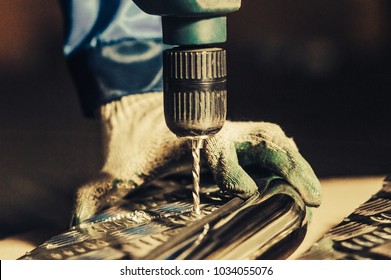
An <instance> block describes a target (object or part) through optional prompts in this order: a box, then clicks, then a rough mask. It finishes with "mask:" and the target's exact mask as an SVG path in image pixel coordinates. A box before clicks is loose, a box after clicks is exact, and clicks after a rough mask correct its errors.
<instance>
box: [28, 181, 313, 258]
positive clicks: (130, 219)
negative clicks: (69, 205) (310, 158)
mask: <svg viewBox="0 0 391 280" xmlns="http://www.w3.org/2000/svg"><path fill="white" fill-rule="evenodd" d="M205 175H206V174H205ZM205 178H207V176H205ZM190 182H191V179H190V176H189V174H188V175H187V176H185V177H184V174H182V175H181V174H178V175H177V176H171V177H168V178H166V179H161V180H157V181H155V182H154V183H153V184H151V185H149V186H148V187H146V188H144V189H142V190H141V189H140V190H139V191H137V190H136V191H135V192H133V194H132V196H131V197H129V198H128V199H127V200H124V201H123V203H122V204H120V205H116V206H113V207H111V208H108V209H106V210H103V211H101V212H99V213H97V214H96V215H95V216H94V217H92V218H90V219H88V220H86V221H84V222H83V223H81V224H79V225H77V226H74V227H72V228H70V229H69V230H67V231H65V232H63V233H61V234H59V235H56V236H53V237H52V238H50V239H49V240H47V241H46V242H44V243H42V244H41V245H39V246H38V247H37V248H35V249H34V250H32V251H30V252H28V253H26V255H24V256H23V257H21V259H25V260H27V259H58V260H60V259H74V260H78V259H147V260H150V259H258V258H265V259H280V258H286V256H287V255H289V254H290V253H292V252H293V251H294V250H295V249H296V248H297V246H298V245H299V244H300V242H301V241H302V240H303V238H304V234H305V231H306V224H307V219H306V209H305V207H304V206H303V205H304V203H303V202H300V201H297V198H298V197H299V195H297V196H290V195H288V194H284V189H285V185H284V184H285V183H283V181H282V180H281V181H280V183H281V184H279V185H274V186H273V188H275V189H276V190H277V192H278V190H280V191H281V193H275V194H270V195H266V196H265V197H258V196H254V197H252V198H250V199H247V200H243V199H241V198H239V197H233V196H231V195H230V194H228V193H227V192H224V191H221V190H220V189H219V188H218V187H217V186H216V185H214V184H212V182H211V180H209V181H208V180H204V183H203V184H201V186H200V205H199V206H200V214H199V215H195V214H194V211H193V202H192V192H191V190H192V184H191V183H190ZM293 192H294V191H293Z"/></svg>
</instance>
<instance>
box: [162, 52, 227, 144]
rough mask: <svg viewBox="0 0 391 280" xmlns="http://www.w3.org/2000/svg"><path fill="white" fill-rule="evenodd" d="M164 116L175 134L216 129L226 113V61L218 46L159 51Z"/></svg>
mask: <svg viewBox="0 0 391 280" xmlns="http://www.w3.org/2000/svg"><path fill="white" fill-rule="evenodd" d="M163 80H164V116H165V120H166V124H167V126H168V127H169V129H170V130H171V131H172V132H173V133H174V134H176V135H177V136H178V137H203V136H204V137H206V136H210V135H213V134H215V133H217V132H218V131H219V130H220V129H221V128H222V127H223V125H224V122H225V119H226V114H227V64H226V52H225V50H224V49H222V48H183V47H178V48H173V49H169V50H166V51H164V54H163Z"/></svg>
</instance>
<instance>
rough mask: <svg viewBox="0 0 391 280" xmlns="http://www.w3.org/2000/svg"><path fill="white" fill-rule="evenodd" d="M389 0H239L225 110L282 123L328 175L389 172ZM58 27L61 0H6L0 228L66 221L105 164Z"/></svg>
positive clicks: (0, 70)
mask: <svg viewBox="0 0 391 280" xmlns="http://www.w3.org/2000/svg"><path fill="white" fill-rule="evenodd" d="M390 11H391V10H390V1H387V0H317V1H314V0H294V1H293V0H243V1H242V8H241V10H240V11H239V12H237V13H235V14H232V15H230V16H229V18H228V19H229V20H228V32H229V34H228V37H229V38H228V42H227V43H226V44H225V47H226V48H227V51H228V66H229V118H231V119H234V120H257V121H261V120H263V121H270V122H275V123H278V124H280V125H281V126H282V128H283V129H284V130H285V131H286V133H287V134H288V135H289V136H292V137H294V139H295V141H296V143H297V145H298V147H299V148H300V150H301V152H302V154H303V155H304V157H305V158H306V159H307V160H308V161H309V162H310V164H311V165H312V166H313V168H314V170H315V172H316V173H317V174H318V176H319V177H320V178H325V177H335V176H367V175H383V174H386V173H388V172H389V171H390V167H391V152H390V151H391V141H390V140H391V129H390V121H391V118H390V101H389V100H390V97H389V96H390V90H391V87H390V82H389V79H390V77H391V75H390V74H391V70H390V62H391V55H390V43H391V36H390V34H391V28H390V27H391V13H390ZM62 38H63V36H62V18H61V14H60V11H59V7H58V5H57V1H53V0H2V1H1V2H0V42H1V43H0V100H1V102H0V235H1V234H6V233H11V232H17V231H20V230H25V229H32V228H34V227H39V226H42V225H45V226H54V225H57V226H58V225H59V226H64V225H66V223H67V222H68V220H69V213H70V211H71V201H72V195H73V192H74V189H75V188H76V187H77V186H80V185H81V184H82V183H83V182H85V181H87V180H88V179H89V178H91V177H92V176H94V174H96V173H97V171H98V170H99V168H100V167H101V164H102V156H101V142H100V137H99V135H100V134H99V125H98V123H97V122H96V121H95V120H88V119H85V118H84V117H83V115H82V112H81V108H80V106H79V101H78V97H77V93H76V91H75V88H74V86H73V84H72V80H71V77H70V75H69V73H68V69H67V66H66V63H65V60H64V57H63V55H62V49H61V47H62V46H61V44H62ZM53 209H56V210H55V211H53ZM37 212H38V213H40V214H39V215H36V213H37Z"/></svg>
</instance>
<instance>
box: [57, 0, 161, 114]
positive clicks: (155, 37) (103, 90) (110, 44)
mask: <svg viewBox="0 0 391 280" xmlns="http://www.w3.org/2000/svg"><path fill="white" fill-rule="evenodd" d="M60 7H61V10H62V13H63V17H64V31H65V40H64V48H63V50H64V54H65V56H66V58H67V61H68V65H69V67H70V72H71V74H72V77H73V79H74V82H75V85H76V88H77V91H78V94H79V97H80V102H81V106H82V109H83V112H84V114H85V115H86V116H93V115H94V112H95V111H96V109H97V108H98V107H99V106H101V105H103V104H106V103H108V102H111V101H113V100H118V99H120V98H121V97H122V96H125V95H129V94H133V93H145V92H154V91H162V59H161V52H162V50H163V43H162V33H161V21H160V17H158V16H152V15H148V14H146V13H144V12H143V11H141V10H140V9H139V8H138V7H137V5H136V4H134V3H133V1H131V0H60Z"/></svg>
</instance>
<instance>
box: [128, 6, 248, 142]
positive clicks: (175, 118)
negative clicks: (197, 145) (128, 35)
mask: <svg viewBox="0 0 391 280" xmlns="http://www.w3.org/2000/svg"><path fill="white" fill-rule="evenodd" d="M134 2H135V3H136V4H137V5H138V6H139V7H140V8H141V9H142V10H143V11H144V12H146V13H149V14H153V15H159V16H161V17H162V27H163V42H164V43H165V44H168V45H173V46H174V47H173V48H171V49H167V50H165V51H164V54H163V81H164V90H163V91H164V114H165V120H166V124H167V126H168V128H169V129H170V130H171V131H172V132H173V133H175V134H176V135H177V136H178V137H187V138H190V139H205V138H208V137H209V136H211V135H213V134H215V133H217V132H218V131H219V130H220V129H221V128H222V127H223V125H224V122H225V118H226V110H227V109H226V108H227V81H226V77H227V70H226V69H227V68H226V52H225V50H224V49H222V48H217V47H214V46H213V45H214V44H219V43H223V42H225V41H226V38H227V32H226V14H228V13H230V12H234V11H236V10H238V9H239V8H240V5H241V0H213V1H211V0H159V1H156V0H134Z"/></svg>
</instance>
